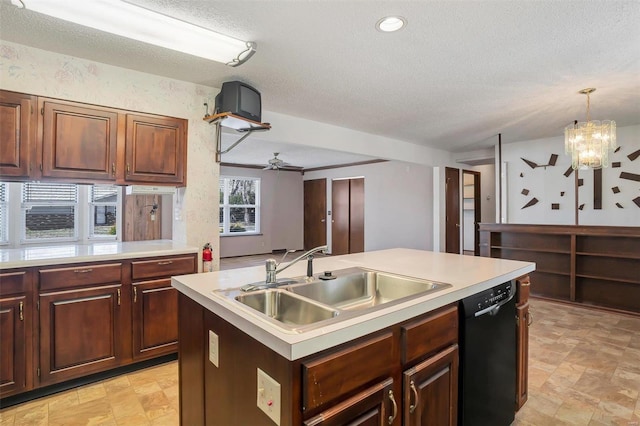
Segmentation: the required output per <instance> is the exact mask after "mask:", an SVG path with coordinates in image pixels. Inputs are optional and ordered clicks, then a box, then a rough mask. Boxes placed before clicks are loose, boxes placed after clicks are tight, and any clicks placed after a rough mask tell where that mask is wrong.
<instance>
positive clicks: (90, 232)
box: [86, 184, 122, 241]
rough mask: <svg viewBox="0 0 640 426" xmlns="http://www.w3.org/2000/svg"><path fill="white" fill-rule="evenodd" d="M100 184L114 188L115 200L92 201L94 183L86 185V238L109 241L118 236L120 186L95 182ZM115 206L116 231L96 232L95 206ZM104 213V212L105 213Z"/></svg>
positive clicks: (120, 202) (120, 199)
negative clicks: (109, 232) (105, 233)
mask: <svg viewBox="0 0 640 426" xmlns="http://www.w3.org/2000/svg"><path fill="white" fill-rule="evenodd" d="M97 185H100V186H113V187H114V188H115V190H116V200H115V201H112V202H96V201H93V189H94V188H95V186H96V185H87V203H88V211H87V215H86V219H87V227H88V229H87V239H88V240H98V241H109V240H116V239H117V237H118V233H119V232H120V227H119V226H118V223H120V219H119V218H120V215H121V210H122V188H121V187H119V186H117V185H109V184H97ZM111 206H113V207H115V209H116V223H115V225H114V226H115V227H116V233H115V234H109V235H104V234H96V233H95V221H94V217H95V215H96V213H95V211H96V208H97V207H111ZM105 214H106V213H105Z"/></svg>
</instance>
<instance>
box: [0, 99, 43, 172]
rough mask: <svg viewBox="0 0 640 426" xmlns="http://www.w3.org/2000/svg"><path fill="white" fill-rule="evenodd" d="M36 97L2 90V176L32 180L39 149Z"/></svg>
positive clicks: (0, 167) (0, 138)
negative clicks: (37, 144) (35, 150)
mask: <svg viewBox="0 0 640 426" xmlns="http://www.w3.org/2000/svg"><path fill="white" fill-rule="evenodd" d="M34 107H35V97H33V96H29V95H25V94H22V93H14V92H7V91H4V90H0V174H1V175H2V177H3V178H11V177H28V176H29V172H30V167H29V166H30V165H32V164H31V163H32V161H33V159H32V154H31V150H32V149H33V148H35V138H34V135H35V133H34V132H35V127H36V126H35V123H34V120H35V117H36V116H35V114H34Z"/></svg>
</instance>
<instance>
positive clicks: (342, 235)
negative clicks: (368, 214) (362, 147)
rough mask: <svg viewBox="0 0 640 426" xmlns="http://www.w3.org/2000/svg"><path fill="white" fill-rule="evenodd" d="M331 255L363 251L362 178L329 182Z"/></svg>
mask: <svg viewBox="0 0 640 426" xmlns="http://www.w3.org/2000/svg"><path fill="white" fill-rule="evenodd" d="M331 210H332V213H331V214H332V216H331V217H332V219H331V254H333V255H337V254H348V253H360V252H363V251H364V178H350V179H335V180H333V181H332V182H331Z"/></svg>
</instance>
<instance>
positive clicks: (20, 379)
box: [0, 295, 27, 397]
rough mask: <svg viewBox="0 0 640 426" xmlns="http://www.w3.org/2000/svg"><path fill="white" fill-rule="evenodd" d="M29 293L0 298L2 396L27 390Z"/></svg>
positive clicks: (0, 373) (0, 390)
mask: <svg viewBox="0 0 640 426" xmlns="http://www.w3.org/2000/svg"><path fill="white" fill-rule="evenodd" d="M26 308H27V298H26V296H24V295H22V296H15V297H7V298H3V299H0V359H2V362H0V396H2V397H5V396H9V395H13V394H16V393H20V392H22V391H23V390H26V371H27V370H26V369H27V365H26V363H25V360H26V359H27V328H26V327H25V320H26V319H27V318H26V315H27V311H26Z"/></svg>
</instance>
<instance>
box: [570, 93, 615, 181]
mask: <svg viewBox="0 0 640 426" xmlns="http://www.w3.org/2000/svg"><path fill="white" fill-rule="evenodd" d="M595 90H596V89H594V88H588V89H582V90H581V91H579V92H578V93H581V94H583V95H587V121H581V122H579V123H578V122H577V121H576V122H574V124H572V125H570V126H567V127H566V128H565V129H564V151H565V153H566V154H569V155H571V167H572V168H573V169H574V170H576V169H588V168H592V169H599V168H602V167H608V166H609V151H610V150H614V149H615V148H616V122H615V121H613V120H602V121H598V120H593V121H592V120H590V118H591V117H590V116H589V106H590V105H589V95H590V94H591V93H593V92H595Z"/></svg>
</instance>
